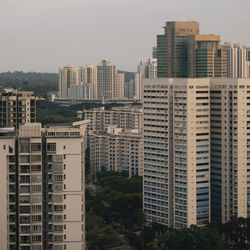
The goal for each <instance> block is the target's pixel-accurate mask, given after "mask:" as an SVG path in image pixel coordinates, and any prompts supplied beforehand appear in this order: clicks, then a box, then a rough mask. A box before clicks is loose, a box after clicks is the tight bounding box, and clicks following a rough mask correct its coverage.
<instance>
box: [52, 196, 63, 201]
mask: <svg viewBox="0 0 250 250" xmlns="http://www.w3.org/2000/svg"><path fill="white" fill-rule="evenodd" d="M62 200H63V198H62V195H54V197H53V201H54V202H62Z"/></svg>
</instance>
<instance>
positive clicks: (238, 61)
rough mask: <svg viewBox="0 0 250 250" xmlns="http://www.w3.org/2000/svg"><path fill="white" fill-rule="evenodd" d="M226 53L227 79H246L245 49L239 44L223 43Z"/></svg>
mask: <svg viewBox="0 0 250 250" xmlns="http://www.w3.org/2000/svg"><path fill="white" fill-rule="evenodd" d="M222 47H223V48H224V49H226V51H227V77H230V78H247V77H248V69H247V48H246V46H242V45H240V44H232V43H225V44H224V45H223V46H222Z"/></svg>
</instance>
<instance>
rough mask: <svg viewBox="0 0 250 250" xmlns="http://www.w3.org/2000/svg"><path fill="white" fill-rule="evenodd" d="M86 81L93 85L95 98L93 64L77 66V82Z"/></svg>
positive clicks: (95, 83) (94, 71)
mask: <svg viewBox="0 0 250 250" xmlns="http://www.w3.org/2000/svg"><path fill="white" fill-rule="evenodd" d="M81 83H86V84H87V83H88V84H92V86H93V94H92V95H93V99H96V98H97V68H96V66H94V65H87V66H81V67H80V68H79V84H81Z"/></svg>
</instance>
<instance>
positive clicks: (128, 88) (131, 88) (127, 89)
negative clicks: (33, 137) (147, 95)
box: [124, 79, 135, 100]
mask: <svg viewBox="0 0 250 250" xmlns="http://www.w3.org/2000/svg"><path fill="white" fill-rule="evenodd" d="M124 97H125V98H128V99H130V100H133V99H134V98H135V80H133V79H132V80H130V81H129V82H124Z"/></svg>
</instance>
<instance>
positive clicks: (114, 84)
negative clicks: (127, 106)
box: [97, 59, 124, 100]
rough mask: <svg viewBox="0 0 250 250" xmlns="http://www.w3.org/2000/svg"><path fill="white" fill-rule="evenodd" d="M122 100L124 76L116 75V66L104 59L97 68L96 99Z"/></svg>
mask: <svg viewBox="0 0 250 250" xmlns="http://www.w3.org/2000/svg"><path fill="white" fill-rule="evenodd" d="M122 98H124V75H123V74H117V68H116V65H112V64H111V63H110V61H109V60H107V59H105V60H102V62H101V63H100V64H99V65H98V66H97V99H100V100H102V99H104V100H112V99H122Z"/></svg>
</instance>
